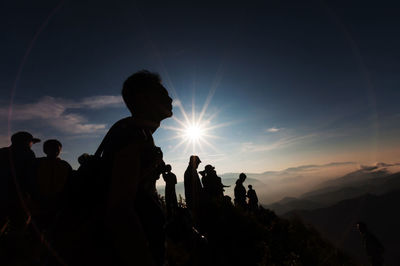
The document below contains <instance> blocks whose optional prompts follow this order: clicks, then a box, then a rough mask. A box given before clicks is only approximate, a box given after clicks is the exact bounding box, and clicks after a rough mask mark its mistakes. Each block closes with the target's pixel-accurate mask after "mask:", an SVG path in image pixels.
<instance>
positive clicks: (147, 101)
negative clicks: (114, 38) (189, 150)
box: [96, 70, 172, 265]
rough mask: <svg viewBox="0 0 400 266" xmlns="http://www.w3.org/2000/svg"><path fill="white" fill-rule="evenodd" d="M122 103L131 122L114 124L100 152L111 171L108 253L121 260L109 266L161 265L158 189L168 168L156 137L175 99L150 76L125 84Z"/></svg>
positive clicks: (143, 74) (161, 220)
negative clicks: (126, 108)
mask: <svg viewBox="0 0 400 266" xmlns="http://www.w3.org/2000/svg"><path fill="white" fill-rule="evenodd" d="M122 97H123V100H124V102H125V104H126V106H127V107H128V109H129V111H130V112H131V113H132V116H130V117H126V118H124V119H122V120H120V121H118V122H117V123H115V124H114V125H113V126H112V127H111V129H110V130H109V131H108V133H107V135H106V137H105V138H104V140H103V142H102V144H101V145H100V147H99V148H98V150H97V152H96V155H98V156H101V158H103V159H104V163H105V164H106V165H110V166H111V167H110V175H111V180H110V182H109V184H110V187H109V190H108V191H109V192H108V193H109V194H108V197H107V199H106V208H105V221H104V224H105V230H106V235H107V236H108V239H109V241H108V242H110V243H111V244H112V245H113V247H112V248H111V249H108V248H107V249H106V250H107V253H109V252H114V253H115V255H116V256H117V258H116V259H113V260H112V262H108V263H109V264H110V263H111V264H115V263H116V261H120V262H121V264H123V265H162V264H163V263H164V229H163V226H164V222H165V218H164V215H163V211H162V209H161V205H160V202H159V199H158V195H157V191H156V188H155V183H156V180H157V179H158V178H159V177H160V174H161V170H160V166H164V162H163V160H162V156H163V155H162V152H161V150H160V148H158V147H156V146H155V145H154V141H153V137H152V134H153V133H154V132H155V131H156V130H157V128H158V127H159V126H160V122H161V121H162V120H164V119H165V118H167V117H170V116H172V99H171V98H170V97H169V96H168V92H167V90H166V89H165V88H164V86H163V85H162V84H161V79H160V76H159V75H158V74H155V73H151V72H149V71H146V70H143V71H139V72H137V73H135V74H133V75H132V76H130V77H129V78H128V79H127V80H126V81H125V82H124V85H123V89H122ZM102 263H104V264H106V263H107V262H102Z"/></svg>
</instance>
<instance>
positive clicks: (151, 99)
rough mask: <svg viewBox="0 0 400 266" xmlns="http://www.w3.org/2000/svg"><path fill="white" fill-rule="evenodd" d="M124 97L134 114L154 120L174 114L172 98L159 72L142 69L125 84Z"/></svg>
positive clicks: (157, 120)
mask: <svg viewBox="0 0 400 266" xmlns="http://www.w3.org/2000/svg"><path fill="white" fill-rule="evenodd" d="M122 98H123V99H124V102H125V104H126V106H127V107H128V109H129V111H130V112H131V113H132V115H134V116H136V117H141V118H145V119H148V120H151V121H154V122H160V121H161V120H163V119H165V118H167V117H171V116H172V99H171V98H170V97H169V95H168V91H167V90H166V89H165V88H164V86H163V85H162V84H161V78H160V76H159V75H158V74H156V73H152V72H149V71H147V70H142V71H139V72H136V73H135V74H133V75H132V76H130V77H129V78H128V79H127V80H126V81H125V82H124V85H123V88H122Z"/></svg>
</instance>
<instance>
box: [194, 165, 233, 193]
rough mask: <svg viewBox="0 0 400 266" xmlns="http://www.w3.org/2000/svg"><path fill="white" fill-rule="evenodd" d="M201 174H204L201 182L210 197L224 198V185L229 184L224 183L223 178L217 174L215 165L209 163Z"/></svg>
mask: <svg viewBox="0 0 400 266" xmlns="http://www.w3.org/2000/svg"><path fill="white" fill-rule="evenodd" d="M200 174H201V175H202V178H201V182H202V183H203V188H204V192H205V194H207V195H208V196H209V197H210V198H222V197H223V196H224V187H229V186H224V185H223V184H222V179H221V177H219V176H218V175H217V172H216V171H215V167H214V166H212V165H210V164H208V165H206V166H205V167H204V171H201V172H200Z"/></svg>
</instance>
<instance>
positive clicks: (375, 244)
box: [357, 222, 385, 266]
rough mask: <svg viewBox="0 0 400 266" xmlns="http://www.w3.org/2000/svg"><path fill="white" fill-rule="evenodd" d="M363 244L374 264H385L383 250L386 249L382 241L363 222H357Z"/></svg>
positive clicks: (375, 265) (373, 265) (376, 265)
mask: <svg viewBox="0 0 400 266" xmlns="http://www.w3.org/2000/svg"><path fill="white" fill-rule="evenodd" d="M357 228H358V230H359V231H360V234H361V237H362V241H363V245H364V248H365V251H366V253H367V256H368V258H369V260H370V262H371V265H372V266H380V265H383V252H384V251H385V249H384V247H383V245H382V244H381V242H380V241H379V240H378V238H376V236H374V235H373V234H372V233H371V232H370V231H369V230H368V228H367V225H366V224H365V223H363V222H358V223H357Z"/></svg>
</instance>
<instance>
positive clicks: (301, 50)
mask: <svg viewBox="0 0 400 266" xmlns="http://www.w3.org/2000/svg"><path fill="white" fill-rule="evenodd" d="M83 2H84V3H83ZM224 2H225V1H224ZM233 2H234V1H229V2H228V1H227V2H225V3H223V2H220V1H215V2H213V3H206V2H204V1H200V2H194V1H186V2H182V1H180V3H178V2H175V3H171V2H170V1H161V2H157V1H141V2H137V1H3V2H2V4H1V8H0V17H1V23H0V27H1V36H2V41H1V42H0V46H1V49H0V55H1V65H0V68H1V69H0V90H1V91H0V93H1V95H2V97H1V98H0V103H1V105H0V122H1V124H0V125H1V128H0V132H1V134H0V144H1V146H5V145H9V138H10V134H12V133H13V132H16V131H18V130H27V131H30V132H31V133H33V134H34V135H35V136H37V137H40V138H42V139H43V140H45V139H49V138H57V139H59V140H60V141H61V142H62V143H63V145H64V147H63V153H62V157H63V158H64V159H66V160H67V161H68V162H70V163H71V164H72V165H73V166H74V167H75V168H76V167H77V160H76V159H77V157H78V156H79V155H80V154H82V153H84V152H87V153H94V151H95V149H96V148H97V146H98V145H99V143H100V142H101V139H102V137H103V136H104V134H105V133H106V131H107V129H108V128H109V127H110V126H111V125H112V124H113V123H114V122H116V121H117V120H119V119H121V118H123V117H125V116H127V115H129V113H128V111H127V109H126V108H125V106H124V105H123V104H122V102H121V97H120V91H121V87H122V83H123V81H124V80H125V79H126V78H127V77H128V76H129V75H131V74H132V73H134V72H135V71H138V70H141V69H149V70H151V71H156V72H158V73H160V75H161V77H162V79H163V83H164V84H165V86H166V87H167V89H168V90H169V92H170V94H171V96H172V98H173V99H174V116H175V117H176V118H177V119H178V120H181V121H184V116H183V112H182V109H183V110H185V111H186V113H187V114H188V116H189V119H191V118H192V110H194V113H195V117H197V118H198V117H199V114H200V113H201V111H202V110H203V107H206V108H204V110H205V112H204V116H203V120H204V121H206V120H208V119H211V120H209V122H208V124H207V126H208V127H215V128H213V129H212V130H210V132H209V133H210V134H212V135H214V136H216V137H217V138H206V140H207V142H208V143H209V144H210V145H206V144H203V145H201V147H200V148H201V149H200V148H199V147H197V148H196V150H195V151H193V150H192V147H188V148H187V149H185V145H182V146H179V147H178V148H176V146H177V144H178V143H179V142H180V141H181V140H180V139H171V138H172V137H173V136H176V132H175V131H173V130H170V129H169V128H170V127H180V124H179V123H178V122H177V121H176V120H174V119H167V120H165V121H163V122H162V127H161V128H160V129H159V130H158V131H157V132H156V134H155V136H154V137H155V141H156V145H158V146H160V147H161V148H162V149H163V151H164V158H165V161H166V162H167V163H170V164H172V167H173V171H175V172H176V174H177V176H178V178H179V179H181V178H182V175H183V171H184V169H185V167H186V165H187V162H188V158H189V156H190V155H191V154H192V153H196V154H198V155H199V156H200V158H201V159H202V161H203V164H202V165H201V166H200V167H201V168H202V167H204V166H205V165H206V164H209V163H210V164H213V165H215V166H216V170H217V171H218V172H219V173H226V172H264V171H269V170H281V169H285V168H287V167H292V166H298V165H303V164H326V163H330V162H340V161H352V162H359V163H373V162H378V161H385V162H396V161H399V160H400V149H399V148H400V140H399V138H398V136H399V133H400V123H399V122H400V105H399V103H398V102H399V99H400V88H399V84H400V75H399V69H400V50H399V47H400V17H399V16H398V14H400V8H399V7H396V6H385V7H379V6H376V5H372V4H371V5H370V4H367V3H366V2H365V1H362V2H358V3H356V2H353V4H352V5H350V4H349V1H343V2H342V1H301V2H302V3H301V4H299V3H297V2H299V1H246V2H243V1H238V3H233ZM350 2H351V1H350ZM375 3H376V2H375ZM179 107H182V108H179ZM10 111H11V113H10ZM35 146H36V147H35V148H34V150H35V152H36V155H37V156H43V153H42V151H41V147H42V146H41V144H36V145H35Z"/></svg>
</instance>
